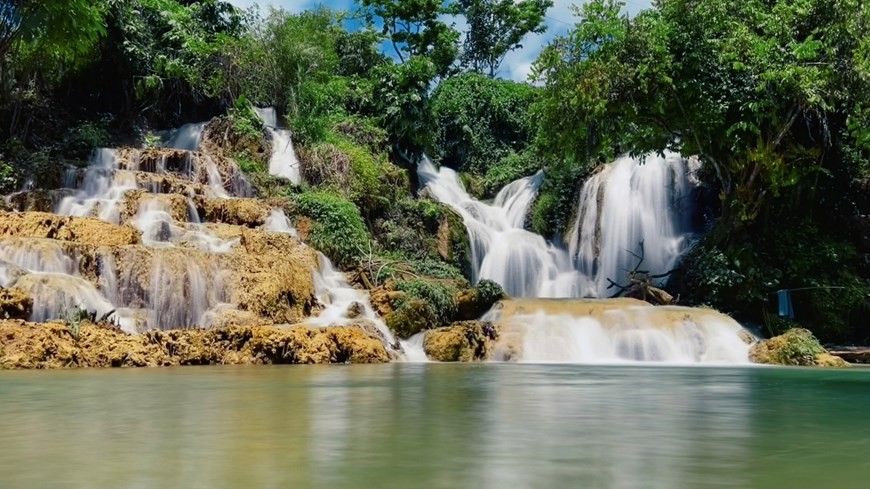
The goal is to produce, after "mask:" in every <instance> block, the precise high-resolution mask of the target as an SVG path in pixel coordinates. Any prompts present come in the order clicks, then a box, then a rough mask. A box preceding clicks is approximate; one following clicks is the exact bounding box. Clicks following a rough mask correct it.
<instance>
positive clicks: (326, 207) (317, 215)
mask: <svg viewBox="0 0 870 489" xmlns="http://www.w3.org/2000/svg"><path fill="white" fill-rule="evenodd" d="M295 204H296V209H297V211H298V212H299V213H301V214H302V215H304V216H307V217H309V218H311V219H312V220H313V221H314V225H313V226H312V228H311V234H310V236H309V240H310V241H311V244H312V245H313V246H314V247H315V248H317V249H318V250H320V251H322V252H323V253H324V254H326V256H328V257H329V258H330V259H331V260H332V261H334V262H335V264H336V265H338V266H339V267H341V268H349V267H351V266H354V265H356V264H357V263H358V262H359V260H360V258H361V257H362V255H363V252H364V250H367V249H368V247H369V243H370V241H371V237H370V236H369V233H368V230H367V229H366V227H365V224H364V223H363V220H362V216H361V215H360V213H359V209H358V208H357V207H356V206H355V205H354V204H353V202H350V201H349V200H347V199H346V198H344V197H343V196H341V195H339V194H337V193H334V192H328V191H313V192H305V193H302V194H299V195H297V196H296V198H295Z"/></svg>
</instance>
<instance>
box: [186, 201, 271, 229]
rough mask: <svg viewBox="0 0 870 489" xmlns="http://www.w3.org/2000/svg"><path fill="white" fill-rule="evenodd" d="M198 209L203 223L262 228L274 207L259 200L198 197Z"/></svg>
mask: <svg viewBox="0 0 870 489" xmlns="http://www.w3.org/2000/svg"><path fill="white" fill-rule="evenodd" d="M195 200H196V207H197V210H198V211H199V217H200V219H202V220H203V221H208V222H222V223H225V224H234V225H237V226H248V227H258V226H262V225H263V223H265V222H266V219H267V218H268V217H269V214H270V212H271V211H272V207H271V206H269V205H268V204H267V203H264V202H262V201H260V200H258V199H217V198H207V197H197V198H196V199H195Z"/></svg>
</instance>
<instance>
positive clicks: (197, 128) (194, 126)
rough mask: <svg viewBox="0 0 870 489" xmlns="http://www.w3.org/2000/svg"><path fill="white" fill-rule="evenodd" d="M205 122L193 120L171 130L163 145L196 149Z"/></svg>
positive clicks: (172, 147) (173, 147)
mask: <svg viewBox="0 0 870 489" xmlns="http://www.w3.org/2000/svg"><path fill="white" fill-rule="evenodd" d="M206 124H207V123H206V122H194V123H190V124H185V125H183V126H181V127H179V128H177V129H173V130H171V131H170V132H169V137H168V139H167V140H166V143H164V144H163V147H164V148H171V149H182V150H185V151H196V150H198V149H199V143H200V142H201V141H202V131H203V130H204V129H205V126H206Z"/></svg>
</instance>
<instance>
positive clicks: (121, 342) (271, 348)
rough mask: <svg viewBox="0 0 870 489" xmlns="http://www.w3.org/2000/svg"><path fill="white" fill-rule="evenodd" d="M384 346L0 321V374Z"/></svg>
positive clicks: (340, 354)
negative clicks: (16, 370)
mask: <svg viewBox="0 0 870 489" xmlns="http://www.w3.org/2000/svg"><path fill="white" fill-rule="evenodd" d="M387 361H389V355H388V353H387V351H386V349H385V347H384V344H383V342H381V340H380V339H378V338H376V337H375V336H373V335H371V334H369V333H367V332H366V331H364V330H362V329H361V328H357V327H352V326H332V327H326V328H313V327H308V326H292V327H286V328H281V327H276V326H272V325H262V326H243V327H228V328H219V329H209V330H204V329H187V330H171V331H152V332H150V333H147V334H143V335H130V334H126V333H124V332H122V331H120V330H118V329H115V328H112V327H107V326H101V325H94V324H89V323H88V324H83V325H81V326H78V327H72V326H68V325H65V324H62V323H44V324H34V323H28V322H25V321H20V320H0V368H3V369H13V368H66V367H144V366H160V365H215V364H226V365H237V364H277V363H382V362H387Z"/></svg>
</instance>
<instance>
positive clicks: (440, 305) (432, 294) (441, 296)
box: [396, 279, 456, 325]
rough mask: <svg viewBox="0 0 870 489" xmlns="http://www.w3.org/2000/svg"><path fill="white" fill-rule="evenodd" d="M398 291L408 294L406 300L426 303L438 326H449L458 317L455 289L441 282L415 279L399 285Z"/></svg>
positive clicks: (397, 286) (397, 285)
mask: <svg viewBox="0 0 870 489" xmlns="http://www.w3.org/2000/svg"><path fill="white" fill-rule="evenodd" d="M396 289H397V290H400V291H402V292H404V293H405V294H406V299H405V300H419V301H425V303H426V305H427V307H428V308H429V310H430V311H431V313H432V316H433V317H434V318H435V321H436V324H438V325H442V324H447V323H449V322H451V321H452V320H453V318H454V316H456V300H455V299H454V298H453V294H454V293H455V292H456V289H455V288H454V287H451V286H449V285H445V284H444V283H441V282H435V281H430V280H423V279H414V280H405V281H401V282H399V283H397V284H396Z"/></svg>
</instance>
